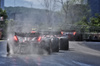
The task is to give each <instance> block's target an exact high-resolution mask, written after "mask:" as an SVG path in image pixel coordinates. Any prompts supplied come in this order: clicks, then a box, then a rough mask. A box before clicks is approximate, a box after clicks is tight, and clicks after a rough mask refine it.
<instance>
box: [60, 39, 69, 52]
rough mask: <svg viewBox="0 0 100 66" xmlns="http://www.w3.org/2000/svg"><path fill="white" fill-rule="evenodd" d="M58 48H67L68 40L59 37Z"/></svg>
mask: <svg viewBox="0 0 100 66" xmlns="http://www.w3.org/2000/svg"><path fill="white" fill-rule="evenodd" d="M60 49H61V50H68V49H69V41H68V39H67V38H61V39H60Z"/></svg>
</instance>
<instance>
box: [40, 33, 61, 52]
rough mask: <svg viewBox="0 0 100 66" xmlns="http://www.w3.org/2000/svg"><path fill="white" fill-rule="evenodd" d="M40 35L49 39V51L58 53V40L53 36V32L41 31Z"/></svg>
mask: <svg viewBox="0 0 100 66" xmlns="http://www.w3.org/2000/svg"><path fill="white" fill-rule="evenodd" d="M41 34H42V35H44V36H45V37H47V38H48V39H50V41H51V43H50V46H51V51H52V52H59V39H58V38H57V37H56V36H55V35H56V33H55V31H41Z"/></svg>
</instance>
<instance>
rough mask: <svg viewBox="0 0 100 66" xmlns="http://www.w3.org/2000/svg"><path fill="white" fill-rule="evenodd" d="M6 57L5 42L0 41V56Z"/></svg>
mask: <svg viewBox="0 0 100 66" xmlns="http://www.w3.org/2000/svg"><path fill="white" fill-rule="evenodd" d="M5 55H7V41H6V40H1V41H0V56H5Z"/></svg>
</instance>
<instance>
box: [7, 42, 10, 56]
mask: <svg viewBox="0 0 100 66" xmlns="http://www.w3.org/2000/svg"><path fill="white" fill-rule="evenodd" d="M9 55H10V47H9V44H8V43H7V56H9Z"/></svg>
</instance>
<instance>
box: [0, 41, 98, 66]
mask: <svg viewBox="0 0 100 66" xmlns="http://www.w3.org/2000/svg"><path fill="white" fill-rule="evenodd" d="M69 45H70V49H69V51H63V50H60V52H58V53H52V54H51V55H47V54H44V55H36V54H31V55H12V56H9V57H0V66H100V51H99V50H100V43H99V42H74V41H73V42H72V41H71V42H70V43H69Z"/></svg>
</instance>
